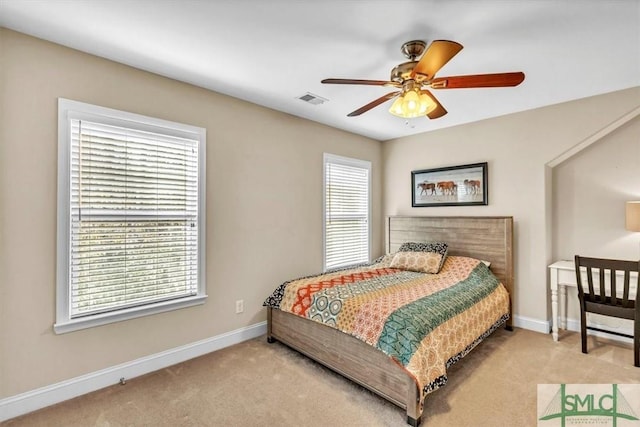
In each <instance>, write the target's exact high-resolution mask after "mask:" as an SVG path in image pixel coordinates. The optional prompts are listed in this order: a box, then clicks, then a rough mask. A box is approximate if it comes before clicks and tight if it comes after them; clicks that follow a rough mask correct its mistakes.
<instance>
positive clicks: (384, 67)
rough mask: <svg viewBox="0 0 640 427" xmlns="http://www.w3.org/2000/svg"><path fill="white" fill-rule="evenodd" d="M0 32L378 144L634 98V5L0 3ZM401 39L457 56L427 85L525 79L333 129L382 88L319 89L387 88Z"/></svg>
mask: <svg viewBox="0 0 640 427" xmlns="http://www.w3.org/2000/svg"><path fill="white" fill-rule="evenodd" d="M0 26H4V27H7V28H10V29H13V30H16V31H20V32H23V33H26V34H30V35H33V36H36V37H39V38H42V39H45V40H50V41H53V42H55V43H59V44H62V45H65V46H69V47H72V48H75V49H79V50H81V51H84V52H88V53H92V54H95V55H98V56H101V57H105V58H108V59H111V60H114V61H117V62H121V63H124V64H128V65H131V66H133V67H136V68H140V69H143V70H148V71H151V72H154V73H157V74H161V75H163V76H167V77H171V78H174V79H177V80H181V81H185V82H188V83H192V84H194V85H197V86H201V87H204V88H207V89H211V90H214V91H216V92H220V93H224V94H227V95H230V96H233V97H236V98H240V99H244V100H247V101H250V102H253V103H256V104H259V105H263V106H265V107H269V108H273V109H275V110H279V111H283V112H286V113H289V114H292V115H295V116H299V117H304V118H306V119H310V120H314V121H316V122H320V123H324V124H326V125H329V126H333V127H335V128H339V129H344V130H346V131H349V132H353V133H357V134H361V135H365V136H368V137H371V138H374V139H378V140H388V139H392V138H397V137H402V136H406V135H411V134H415V133H420V132H427V131H431V130H435V129H439V128H443V127H449V126H454V125H459V124H463V123H469V122H473V121H477V120H482V119H487V118H490V117H495V116H500V115H504V114H509V113H513V112H517V111H524V110H529V109H533V108H538V107H543V106H546V105H550V104H556V103H560V102H565V101H569V100H574V99H578V98H584V97H588V96H592V95H598V94H602V93H607V92H612V91H616V90H620V89H626V88H629V87H634V86H640V1H638V0H615V1H614V0H605V1H603V0H527V1H525V0H520V1H518V0H513V1H507V0H476V1H470V0H448V1H445V0H394V1H391V0H389V1H383V0H360V1H356V0H325V1H320V0H316V1H311V0H310V1H302V0H269V1H267V0H229V1H227V0H220V1H205V0H199V1H196V0H183V1H178V0H126V1H125V0H91V1H85V0H29V1H27V0H0ZM413 39H421V40H425V41H427V43H429V42H431V41H432V40H436V39H447V40H455V41H457V42H459V43H461V44H462V45H463V46H464V49H463V50H462V51H461V52H460V53H459V54H458V55H457V56H455V57H454V58H453V59H452V60H451V61H450V62H449V63H448V64H447V65H445V66H444V67H443V68H442V69H441V70H440V72H439V73H438V76H439V77H443V76H447V75H464V74H481V73H496V72H509V71H523V72H524V73H525V74H526V79H525V81H524V82H523V83H522V84H521V85H520V86H518V87H515V88H490V89H453V90H437V91H436V90H433V93H434V95H435V96H437V97H438V99H439V100H440V102H441V103H442V104H443V106H444V107H445V108H446V109H447V110H448V111H449V114H447V115H446V116H444V117H443V118H440V119H436V120H429V119H428V118H426V117H425V118H417V119H411V120H409V121H406V120H404V119H400V118H397V117H395V116H392V115H391V114H389V113H388V108H389V106H390V104H391V102H390V101H389V102H387V103H385V104H383V105H381V106H379V107H377V108H375V109H373V110H371V111H369V112H368V113H365V114H363V115H362V116H359V117H347V116H346V115H347V114H348V113H349V112H351V111H353V110H355V109H356V108H358V107H360V106H362V105H364V104H367V103H368V102H370V101H372V100H374V99H376V98H378V97H380V96H382V95H384V94H385V93H387V92H389V91H390V89H389V88H384V87H374V86H344V85H323V84H321V83H320V80H322V79H324V78H328V77H336V78H360V79H373V80H387V79H388V78H389V73H390V71H391V69H392V68H393V67H394V66H395V65H397V64H399V63H401V62H404V61H406V59H405V58H404V56H403V55H402V54H401V52H400V47H401V45H402V44H403V43H404V42H405V41H408V40H413ZM307 92H311V93H313V94H315V95H319V96H321V97H323V98H327V99H328V100H329V101H328V102H326V103H324V104H322V105H311V104H308V103H305V102H303V101H301V100H299V99H297V98H298V97H299V96H301V95H304V94H306V93H307Z"/></svg>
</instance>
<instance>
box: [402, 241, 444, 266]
mask: <svg viewBox="0 0 640 427" xmlns="http://www.w3.org/2000/svg"><path fill="white" fill-rule="evenodd" d="M448 250H449V245H448V244H446V243H445V242H431V243H419V242H405V243H403V244H402V245H400V249H398V251H399V252H432V253H435V254H439V255H440V258H439V262H440V264H438V267H437V269H436V271H435V272H434V273H438V272H439V271H440V269H441V268H442V266H443V265H444V260H445V258H446V257H447V251H448Z"/></svg>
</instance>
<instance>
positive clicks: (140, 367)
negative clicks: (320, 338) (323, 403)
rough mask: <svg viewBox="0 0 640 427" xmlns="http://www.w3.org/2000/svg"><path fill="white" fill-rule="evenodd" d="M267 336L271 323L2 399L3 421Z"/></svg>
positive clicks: (263, 323)
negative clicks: (268, 325)
mask: <svg viewBox="0 0 640 427" xmlns="http://www.w3.org/2000/svg"><path fill="white" fill-rule="evenodd" d="M266 333H267V322H260V323H256V324H255V325H251V326H247V327H246V328H241V329H237V330H235V331H231V332H227V333H225V334H222V335H217V336H215V337H211V338H207V339H204V340H201V341H197V342H194V343H191V344H187V345H183V346H181V347H176V348H173V349H170V350H166V351H163V352H160V353H156V354H152V355H150V356H146V357H142V358H140V359H136V360H133V361H131V362H126V363H122V364H120V365H117V366H112V367H110V368H106V369H101V370H99V371H96V372H92V373H90V374H86V375H82V376H79V377H76V378H71V379H69V380H66V381H62V382H59V383H57V384H52V385H49V386H45V387H42V388H38V389H36V390H31V391H28V392H26V393H22V394H18V395H15V396H11V397H8V398H5V399H0V422H1V421H4V420H8V419H10V418H15V417H17V416H20V415H23V414H26V413H29V412H32V411H35V410H37V409H41V408H44V407H47V406H50V405H53V404H56V403H60V402H63V401H65V400H69V399H72V398H74V397H77V396H80V395H83V394H86V393H89V392H92V391H96V390H99V389H101V388H104V387H108V386H111V385H114V384H117V383H118V382H119V381H120V378H125V379H130V378H135V377H138V376H140V375H144V374H148V373H149V372H153V371H157V370H159V369H164V368H166V367H168V366H171V365H175V364H176V363H180V362H184V361H186V360H189V359H193V358H194V357H198V356H202V355H205V354H207V353H211V352H212V351H216V350H220V349H223V348H225V347H229V346H231V345H234V344H238V343H241V342H243V341H247V340H250V339H252V338H256V337H259V336H260V335H263V334H266Z"/></svg>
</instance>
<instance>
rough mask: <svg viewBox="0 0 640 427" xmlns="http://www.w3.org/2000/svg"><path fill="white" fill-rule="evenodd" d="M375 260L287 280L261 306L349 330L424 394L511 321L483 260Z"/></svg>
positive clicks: (501, 290)
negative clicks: (404, 264)
mask: <svg viewBox="0 0 640 427" xmlns="http://www.w3.org/2000/svg"><path fill="white" fill-rule="evenodd" d="M390 262H391V257H390V256H386V257H384V258H383V259H382V260H381V261H379V262H376V263H373V264H371V265H368V266H365V267H359V268H353V269H348V270H341V271H336V272H332V273H326V274H323V275H319V276H312V277H305V278H301V279H296V280H292V281H289V282H285V283H283V284H282V285H280V287H278V288H277V289H276V290H275V291H274V292H273V294H272V295H271V296H269V298H267V300H266V301H265V303H264V305H266V306H271V307H273V308H279V309H280V310H283V311H286V312H289V313H293V314H296V315H298V316H302V317H305V318H308V319H311V320H314V321H316V322H321V323H324V324H325V325H328V326H331V327H333V328H336V329H339V330H340V331H342V332H344V333H347V334H349V335H352V336H354V337H356V338H358V339H360V340H362V341H364V342H366V343H367V344H370V345H372V346H374V347H376V348H378V349H379V350H380V351H382V352H384V353H385V354H387V355H388V356H389V357H391V358H393V359H394V360H395V361H396V362H397V363H398V364H400V365H401V366H403V367H404V368H405V369H406V370H407V372H408V373H409V374H410V375H411V376H412V377H413V378H414V379H415V381H416V383H417V384H418V386H419V388H420V390H421V404H423V402H424V397H425V396H426V395H427V394H428V393H430V392H432V391H434V390H436V389H437V388H439V387H441V386H443V385H444V384H446V382H447V375H446V374H447V373H446V370H447V368H448V367H449V366H450V365H451V364H453V363H455V362H456V361H457V360H459V359H460V358H462V357H464V356H465V355H466V354H467V353H468V352H469V351H471V350H472V349H473V348H474V347H475V346H476V345H477V344H478V343H479V342H480V341H482V340H483V339H484V338H485V337H486V336H488V335H489V334H490V333H491V332H493V331H494V330H495V329H496V328H498V327H499V326H500V325H502V324H503V323H504V322H505V321H506V320H507V319H508V318H509V295H508V293H507V291H506V289H505V288H504V286H503V285H502V284H501V283H499V281H498V279H497V278H496V277H495V276H494V275H493V274H492V273H491V271H490V270H489V268H487V266H485V264H483V263H482V262H481V261H478V260H476V259H473V258H466V257H458V256H450V257H447V259H446V261H445V263H444V265H443V267H442V269H441V270H440V272H439V273H438V274H425V273H417V272H413V271H405V270H399V269H395V268H389V264H390Z"/></svg>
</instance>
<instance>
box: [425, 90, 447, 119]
mask: <svg viewBox="0 0 640 427" xmlns="http://www.w3.org/2000/svg"><path fill="white" fill-rule="evenodd" d="M420 93H421V94H425V95H427V96H428V97H429V98H431V100H432V101H433V102H435V104H436V108H434V109H433V110H432V111H431V112H429V113H427V117H429V118H430V119H431V120H433V119H437V118H440V117H442V116H444V115H445V114H447V110H445V109H444V107H443V106H442V104H440V101H438V100H437V99H436V97H435V96H433V94H432V93H431V92H429V91H428V90H421V91H420Z"/></svg>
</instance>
